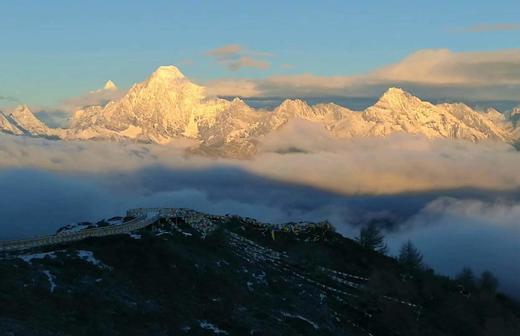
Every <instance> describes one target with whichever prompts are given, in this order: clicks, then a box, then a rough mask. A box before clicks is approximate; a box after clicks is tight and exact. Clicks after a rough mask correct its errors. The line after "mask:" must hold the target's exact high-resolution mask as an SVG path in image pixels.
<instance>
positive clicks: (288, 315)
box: [281, 311, 320, 330]
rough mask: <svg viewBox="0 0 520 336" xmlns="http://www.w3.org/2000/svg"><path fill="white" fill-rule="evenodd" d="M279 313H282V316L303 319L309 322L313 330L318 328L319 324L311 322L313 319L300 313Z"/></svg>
mask: <svg viewBox="0 0 520 336" xmlns="http://www.w3.org/2000/svg"><path fill="white" fill-rule="evenodd" d="M281 313H282V315H283V316H284V317H289V318H296V319H300V320H302V321H305V322H307V323H309V324H310V325H311V326H312V327H313V328H314V329H315V330H318V329H320V326H319V325H318V324H317V323H316V322H313V321H311V320H309V319H308V318H305V317H303V316H301V315H293V314H291V313H287V312H284V311H283V312H281Z"/></svg>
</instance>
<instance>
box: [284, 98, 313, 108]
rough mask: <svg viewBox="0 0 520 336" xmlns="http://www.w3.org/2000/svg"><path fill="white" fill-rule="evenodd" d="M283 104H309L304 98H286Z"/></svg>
mask: <svg viewBox="0 0 520 336" xmlns="http://www.w3.org/2000/svg"><path fill="white" fill-rule="evenodd" d="M282 106H309V104H307V103H306V102H305V101H304V100H302V99H285V100H284V101H283V102H282V103H281V104H280V107H282Z"/></svg>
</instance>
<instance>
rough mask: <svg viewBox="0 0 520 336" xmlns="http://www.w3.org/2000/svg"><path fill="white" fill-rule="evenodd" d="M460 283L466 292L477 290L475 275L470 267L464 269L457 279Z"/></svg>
mask: <svg viewBox="0 0 520 336" xmlns="http://www.w3.org/2000/svg"><path fill="white" fill-rule="evenodd" d="M455 279H456V280H457V282H458V283H460V284H461V285H462V286H464V288H465V289H466V290H472V289H475V288H476V280H475V274H474V273H473V271H472V270H471V268H469V267H464V268H463V269H462V271H461V272H460V273H459V274H457V276H456V277H455Z"/></svg>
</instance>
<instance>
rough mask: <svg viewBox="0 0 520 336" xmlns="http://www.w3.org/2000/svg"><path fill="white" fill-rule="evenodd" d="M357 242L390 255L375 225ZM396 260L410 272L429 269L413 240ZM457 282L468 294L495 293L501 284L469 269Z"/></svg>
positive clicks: (362, 231)
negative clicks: (473, 292)
mask: <svg viewBox="0 0 520 336" xmlns="http://www.w3.org/2000/svg"><path fill="white" fill-rule="evenodd" d="M355 240H356V241H357V242H358V244H359V245H361V246H363V247H364V248H367V249H369V250H372V251H375V252H378V253H381V254H384V255H387V254H388V246H387V244H386V243H385V236H384V234H383V231H382V230H381V228H380V227H378V226H377V225H376V224H375V223H370V224H369V225H367V226H364V227H362V228H361V229H360V230H359V235H358V237H356V239H355ZM396 259H397V261H398V262H399V264H400V265H401V266H402V267H403V268H404V269H405V270H407V271H408V272H419V271H426V270H427V269H428V267H427V266H426V264H424V262H423V255H422V253H421V252H420V251H419V249H417V247H416V246H415V245H414V244H413V243H412V241H411V240H407V241H406V242H404V243H403V244H402V245H401V247H400V249H399V253H398V255H397V256H396ZM455 280H456V281H457V282H458V283H459V284H460V285H461V286H462V287H463V289H464V291H466V292H471V291H475V290H482V291H486V292H490V293H495V292H496V290H497V288H498V284H499V282H498V279H497V278H496V277H495V276H494V275H493V273H492V272H490V271H484V272H482V273H481V275H480V276H476V275H475V274H474V272H473V270H471V268H469V267H464V268H463V269H462V271H461V272H460V273H459V274H457V275H456V276H455Z"/></svg>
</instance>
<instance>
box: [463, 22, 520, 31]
mask: <svg viewBox="0 0 520 336" xmlns="http://www.w3.org/2000/svg"><path fill="white" fill-rule="evenodd" d="M515 30H520V23H494V24H478V25H474V26H471V27H467V28H464V29H462V30H461V31H462V32H466V33H483V32H497V31H515Z"/></svg>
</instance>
